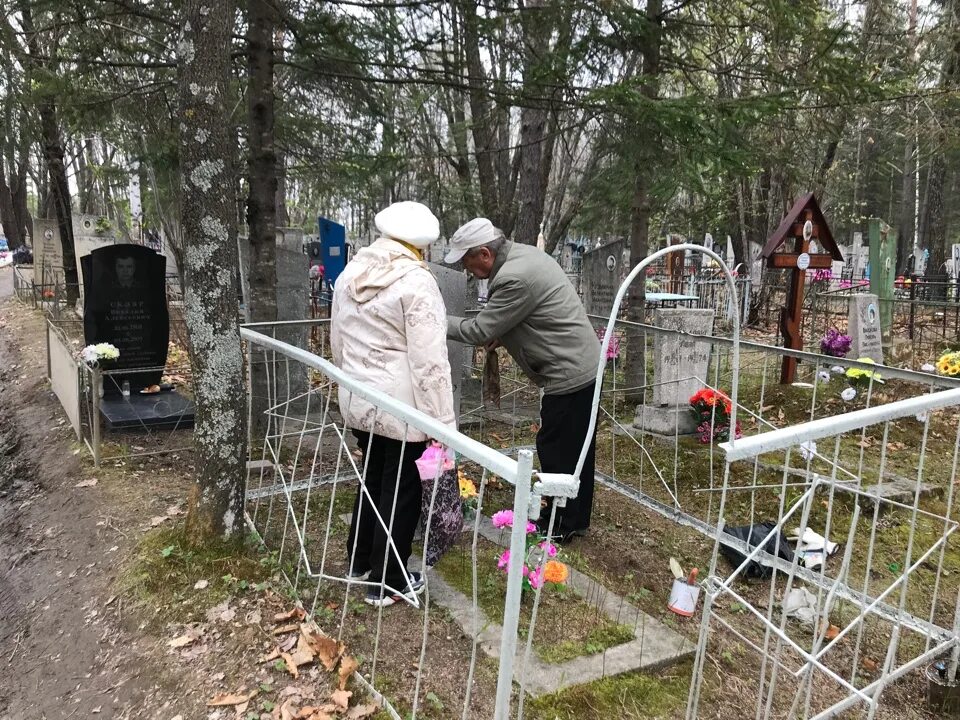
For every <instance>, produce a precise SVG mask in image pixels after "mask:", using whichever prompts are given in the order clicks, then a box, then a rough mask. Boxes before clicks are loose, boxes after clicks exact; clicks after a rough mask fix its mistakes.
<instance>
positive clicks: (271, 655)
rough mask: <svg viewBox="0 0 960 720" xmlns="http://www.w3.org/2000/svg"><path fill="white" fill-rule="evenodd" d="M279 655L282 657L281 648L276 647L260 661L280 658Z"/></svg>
mask: <svg viewBox="0 0 960 720" xmlns="http://www.w3.org/2000/svg"><path fill="white" fill-rule="evenodd" d="M279 657H280V648H274V649H273V650H271V651H270V652H268V653H267V654H266V655H264V656H263V657H261V658H260V662H262V663H265V662H270V661H271V660H277V659H279Z"/></svg>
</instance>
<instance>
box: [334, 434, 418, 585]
mask: <svg viewBox="0 0 960 720" xmlns="http://www.w3.org/2000/svg"><path fill="white" fill-rule="evenodd" d="M353 435H354V437H356V438H357V442H358V443H359V444H360V450H361V452H362V453H363V459H362V461H361V463H362V464H361V465H360V468H361V470H362V469H363V468H364V467H366V483H365V485H366V489H367V493H369V497H368V496H367V494H366V493H364V492H363V488H362V487H360V488H357V497H356V498H355V499H354V501H353V519H352V520H351V521H350V537H349V539H348V544H347V563H348V567H350V565H349V563H350V553H351V549H352V550H353V571H354V572H355V573H356V572H366V571H367V570H369V571H370V578H369V582H375V583H379V582H380V581H381V580H383V582H385V583H386V584H387V586H389V587H391V588H393V589H394V590H397V591H401V592H402V591H403V590H405V589H406V587H407V581H406V579H405V578H404V575H403V571H404V569H405V568H406V566H407V560H408V559H409V558H410V552H411V545H412V543H413V535H414V533H415V532H416V529H417V523H419V522H420V498H421V492H422V491H421V485H420V473H419V472H418V471H417V465H416V460H417V459H418V458H419V457H420V456H421V455H423V451H424V450H426V449H427V443H426V442H410V441H407V443H406V446H404V443H403V442H402V441H400V440H394V439H392V438H388V437H384V436H382V435H376V434H374V435H373V437H372V438H371V435H370V433H368V432H364V431H362V430H354V431H353ZM394 495H396V509H394ZM371 501H372V504H371ZM361 503H362V504H363V507H362V509H361ZM377 513H379V515H380V517H379V518H378V517H377ZM391 515H392V516H393V527H392V531H391V532H390V533H389V534H388V532H387V529H389V528H390V527H391V526H390V517H391ZM381 518H382V520H383V523H382V524H381V521H380V520H381ZM388 537H392V538H393V543H394V545H396V548H397V549H396V553H394V551H393V548H392V547H389V546H388V543H387V540H388ZM398 555H399V558H398V557H397V556H398Z"/></svg>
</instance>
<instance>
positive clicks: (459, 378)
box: [427, 262, 476, 417]
mask: <svg viewBox="0 0 960 720" xmlns="http://www.w3.org/2000/svg"><path fill="white" fill-rule="evenodd" d="M427 265H429V267H430V272H432V273H433V276H434V277H435V278H436V279H437V285H438V286H439V287H440V295H442V296H443V304H444V305H445V306H446V308H447V315H455V316H456V317H466V314H467V310H469V309H472V308H473V307H474V306H475V305H476V303H475V302H474V301H473V299H474V298H473V297H471V294H472V293H471V292H470V289H469V288H468V285H467V278H466V276H465V275H464V274H463V273H462V272H459V271H457V270H454V269H453V268H449V267H447V266H446V265H439V264H437V263H432V262H431V263H427ZM474 297H475V296H474ZM472 355H473V348H472V347H470V346H469V345H464V344H463V343H459V342H455V341H453V340H447V357H448V358H449V359H450V374H451V377H452V379H453V411H454V414H455V415H456V416H457V417H460V404H461V398H462V396H463V384H464V375H465V373H466V368H468V367H469V366H470V362H471V359H472Z"/></svg>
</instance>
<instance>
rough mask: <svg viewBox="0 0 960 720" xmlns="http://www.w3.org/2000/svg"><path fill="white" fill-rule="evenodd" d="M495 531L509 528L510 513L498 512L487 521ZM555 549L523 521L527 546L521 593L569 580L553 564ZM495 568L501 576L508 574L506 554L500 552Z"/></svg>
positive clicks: (563, 568)
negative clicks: (500, 572)
mask: <svg viewBox="0 0 960 720" xmlns="http://www.w3.org/2000/svg"><path fill="white" fill-rule="evenodd" d="M491 520H492V521H493V526H494V527H495V528H499V529H504V528H512V527H513V510H500V511H499V512H496V513H494V514H493V517H492V518H491ZM558 553H559V549H558V548H557V546H556V545H554V544H553V543H551V542H549V541H547V540H542V539H541V538H540V537H539V536H538V535H537V526H536V525H535V524H534V523H532V522H530V521H529V520H528V521H527V543H526V550H525V552H524V557H523V570H522V571H521V572H522V573H523V589H524V590H525V591H526V590H537V589H539V588H541V587H543V586H544V584H553V585H562V584H564V583H565V582H566V581H567V578H568V577H570V568H568V567H567V566H566V565H565V564H564V563H562V562H560V561H559V560H556V557H557V554H558ZM497 567H498V568H500V569H501V570H503V572H504V573H507V572H509V570H510V551H509V550H504V551H503V552H502V553H501V554H500V557H498V558H497Z"/></svg>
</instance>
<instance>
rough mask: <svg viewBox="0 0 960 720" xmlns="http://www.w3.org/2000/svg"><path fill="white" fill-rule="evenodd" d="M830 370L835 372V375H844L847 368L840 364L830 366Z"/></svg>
mask: <svg viewBox="0 0 960 720" xmlns="http://www.w3.org/2000/svg"><path fill="white" fill-rule="evenodd" d="M830 372H832V373H834V374H835V375H843V374H844V373H845V372H846V370H845V369H843V368H842V367H840V366H839V365H834V366H833V367H832V368H830Z"/></svg>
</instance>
